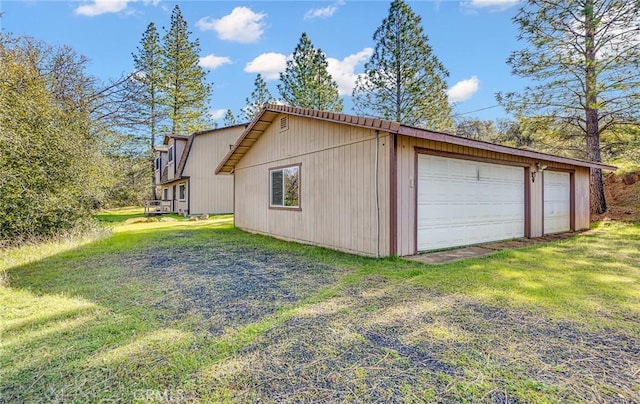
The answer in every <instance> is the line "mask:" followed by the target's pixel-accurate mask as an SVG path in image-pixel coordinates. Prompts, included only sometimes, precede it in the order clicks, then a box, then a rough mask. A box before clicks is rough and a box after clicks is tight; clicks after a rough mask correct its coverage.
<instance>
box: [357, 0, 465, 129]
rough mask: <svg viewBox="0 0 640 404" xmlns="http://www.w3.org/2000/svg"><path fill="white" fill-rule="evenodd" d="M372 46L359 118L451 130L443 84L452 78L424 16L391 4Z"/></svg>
mask: <svg viewBox="0 0 640 404" xmlns="http://www.w3.org/2000/svg"><path fill="white" fill-rule="evenodd" d="M373 40H374V41H375V43H376V45H375V49H374V52H373V55H372V56H371V58H370V59H369V61H368V62H367V63H366V64H365V66H364V69H365V74H363V75H361V76H360V77H358V80H357V81H356V87H355V88H354V91H353V101H354V105H355V110H356V112H357V113H358V114H362V115H368V116H375V117H378V118H383V119H389V120H393V121H397V122H401V123H403V124H406V125H415V126H418V125H419V126H424V127H428V128H432V129H437V130H452V129H453V120H452V119H451V107H450V106H449V102H448V100H447V94H446V89H447V87H446V83H445V79H446V78H447V77H448V76H449V72H448V71H447V70H446V69H445V67H444V65H443V64H442V63H441V62H440V61H439V60H438V58H437V57H436V56H435V55H434V54H433V51H432V49H431V46H429V39H428V37H427V36H426V35H425V34H424V31H423V28H422V26H421V18H420V16H418V15H416V14H415V13H414V12H413V10H412V9H411V8H410V7H409V6H408V5H407V4H406V3H405V2H404V1H403V0H395V1H393V3H391V7H390V8H389V15H388V16H387V17H386V18H385V19H384V20H383V21H382V24H381V25H380V27H378V29H377V30H376V31H375V33H374V34H373Z"/></svg>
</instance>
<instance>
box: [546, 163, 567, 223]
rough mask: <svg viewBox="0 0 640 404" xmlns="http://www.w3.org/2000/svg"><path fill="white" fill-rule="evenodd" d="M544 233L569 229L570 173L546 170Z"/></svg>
mask: <svg viewBox="0 0 640 404" xmlns="http://www.w3.org/2000/svg"><path fill="white" fill-rule="evenodd" d="M543 175H544V182H543V184H544V191H543V192H544V233H545V234H549V233H560V232H564V231H569V230H570V227H571V221H570V214H571V195H570V187H571V185H570V177H569V173H563V172H557V171H545V172H544V174H543Z"/></svg>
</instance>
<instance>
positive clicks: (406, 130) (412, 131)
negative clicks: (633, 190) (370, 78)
mask: <svg viewBox="0 0 640 404" xmlns="http://www.w3.org/2000/svg"><path fill="white" fill-rule="evenodd" d="M398 133H399V134H401V135H405V136H411V137H415V138H419V139H426V140H433V141H437V142H443V143H449V144H454V145H457V146H467V147H472V148H474V149H480V150H486V151H492V152H496V153H504V154H510V155H512V156H519V157H526V158H531V159H537V160H545V161H550V162H554V163H562V164H569V165H572V166H578V167H590V168H600V169H603V170H611V171H615V170H617V168H616V167H614V166H610V165H607V164H601V163H593V162H590V161H584V160H578V159H572V158H569V157H561V156H556V155H553V154H548V153H541V152H536V151H532V150H525V149H518V148H515V147H509V146H502V145H498V144H494V143H489V142H483V141H480V140H473V139H467V138H464V137H460V136H455V135H450V134H448V133H442V132H434V131H430V130H426V129H421V128H414V127H411V126H405V125H402V126H401V127H400V131H399V132H398Z"/></svg>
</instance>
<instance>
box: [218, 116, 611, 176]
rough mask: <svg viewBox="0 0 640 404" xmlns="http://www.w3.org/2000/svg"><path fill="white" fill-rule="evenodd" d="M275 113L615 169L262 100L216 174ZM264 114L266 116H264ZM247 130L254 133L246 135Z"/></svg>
mask: <svg viewBox="0 0 640 404" xmlns="http://www.w3.org/2000/svg"><path fill="white" fill-rule="evenodd" d="M279 114H289V115H295V116H301V117H307V118H313V119H318V120H322V121H330V122H336V123H344V124H346V125H350V126H358V127H362V128H368V129H377V130H382V131H384V132H389V133H397V134H400V135H404V136H410V137H415V138H419V139H427V140H434V141H438V142H443V143H449V144H454V145H459V146H467V147H471V148H475V149H480V150H488V151H493V152H498V153H505V154H510V155H515V156H521V157H527V158H531V159H538V160H544V161H549V162H556V163H563V164H569V165H573V166H579V167H589V168H600V169H604V170H612V171H614V170H616V167H614V166H610V165H607V164H601V163H593V162H589V161H584V160H578V159H572V158H568V157H560V156H554V155H552V154H546V153H539V152H534V151H530V150H523V149H517V148H514V147H508V146H501V145H497V144H493V143H488V142H482V141H479V140H472V139H467V138H463V137H459V136H455V135H450V134H447V133H442V132H435V131H430V130H427V129H422V128H416V127H412V126H406V125H402V124H400V123H398V122H392V121H387V120H383V119H377V118H369V117H362V116H355V115H347V114H343V113H338V112H329V111H319V110H315V109H307V108H298V107H291V106H288V105H276V104H266V105H265V106H264V107H263V108H262V110H261V111H260V112H259V113H258V114H257V115H256V116H255V118H254V119H253V121H251V122H250V123H249V125H248V126H247V127H246V129H245V131H244V132H243V133H242V135H240V137H239V138H238V140H237V141H236V143H235V144H234V145H233V147H232V149H231V150H229V152H228V153H227V154H226V155H225V156H224V158H223V159H222V161H221V162H220V164H218V167H216V174H218V173H220V172H224V173H231V172H233V170H234V169H235V166H236V164H237V163H238V162H239V161H240V159H241V158H242V156H244V154H245V153H246V152H247V151H248V150H249V149H250V148H251V146H252V145H253V143H255V142H256V140H257V139H258V138H259V137H260V136H261V135H262V133H264V131H265V130H266V128H267V127H269V125H270V124H271V123H272V122H273V120H274V119H275V117H276V116H277V115H279ZM265 118H266V119H265ZM265 123H266V124H267V125H266V126H264V128H263V129H256V125H258V124H265ZM250 134H255V135H254V136H253V137H252V138H249V135H250Z"/></svg>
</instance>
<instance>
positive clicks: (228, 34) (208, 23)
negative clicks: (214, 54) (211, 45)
mask: <svg viewBox="0 0 640 404" xmlns="http://www.w3.org/2000/svg"><path fill="white" fill-rule="evenodd" d="M266 16H267V15H266V14H264V13H255V12H253V11H252V10H251V9H250V8H248V7H236V8H234V9H233V11H231V14H229V15H225V16H224V17H222V18H220V19H215V18H211V17H202V18H201V19H199V20H198V21H197V22H196V26H197V27H198V28H200V29H201V30H202V31H215V32H216V33H217V34H218V38H220V39H222V40H226V41H232V42H240V43H251V42H256V41H257V40H258V39H260V37H261V36H262V33H263V32H264V22H263V21H262V20H263V19H264V18H265V17H266Z"/></svg>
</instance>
